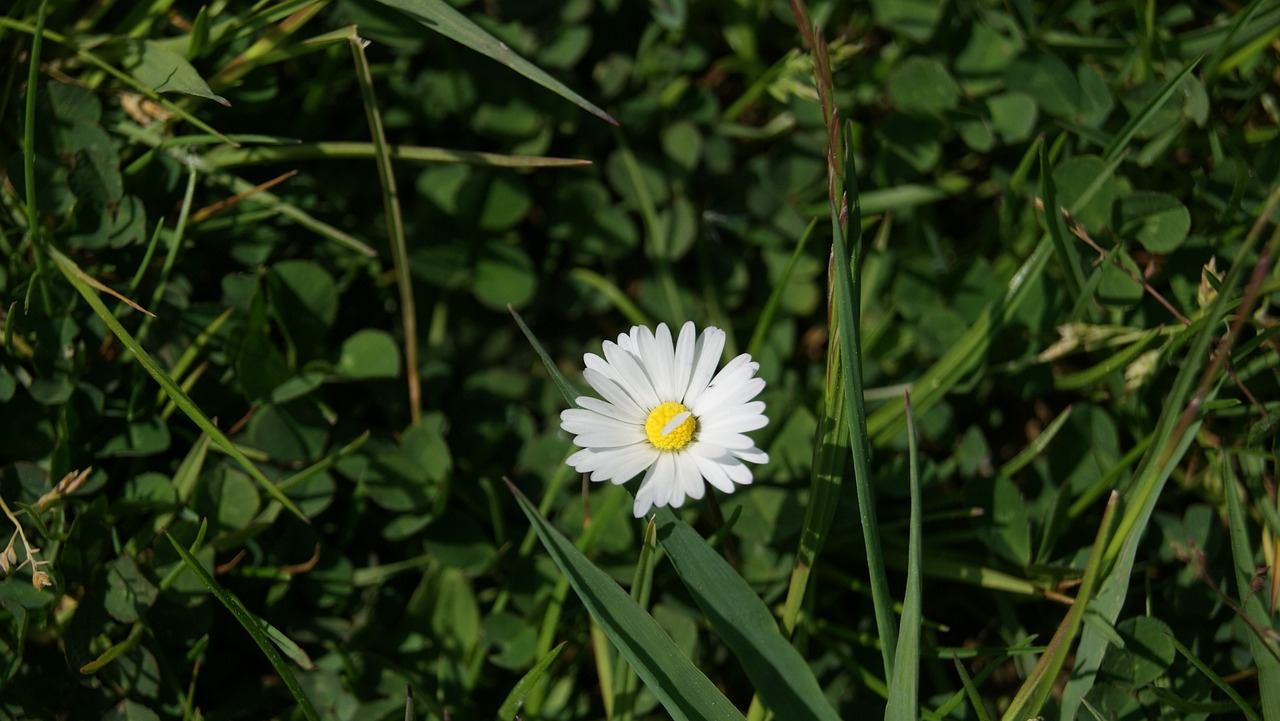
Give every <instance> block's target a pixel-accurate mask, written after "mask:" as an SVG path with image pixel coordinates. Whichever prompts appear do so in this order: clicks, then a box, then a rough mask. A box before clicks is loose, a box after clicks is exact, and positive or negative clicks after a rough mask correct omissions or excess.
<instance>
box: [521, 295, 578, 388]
mask: <svg viewBox="0 0 1280 721" xmlns="http://www.w3.org/2000/svg"><path fill="white" fill-rule="evenodd" d="M507 310H509V311H511V317H512V318H515V319H516V325H518V326H520V331H521V332H522V333H524V337H525V338H528V339H529V345H532V346H533V350H534V351H535V352H536V353H537V354H538V357H539V358H541V359H542V365H544V366H546V367H547V373H550V374H551V380H552V381H553V382H554V383H555V384H556V387H557V388H559V389H560V394H561V395H563V396H564V399H565V402H567V403H568V404H569V405H570V406H572V407H574V408H577V407H578V396H580V395H582V394H581V393H580V392H578V389H577V388H574V387H573V384H572V383H570V382H569V379H568V378H565V377H564V374H563V373H561V372H560V369H559V368H557V367H556V363H555V361H553V360H551V356H550V355H548V354H547V350H546V349H545V348H543V347H542V344H541V343H539V342H538V338H537V337H536V336H534V334H533V331H531V330H529V326H527V325H525V322H524V318H521V317H520V314H519V313H517V312H516V309H515V308H512V307H511V306H507Z"/></svg>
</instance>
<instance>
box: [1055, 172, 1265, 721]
mask: <svg viewBox="0 0 1280 721" xmlns="http://www.w3.org/2000/svg"><path fill="white" fill-rule="evenodd" d="M1278 202H1280V192H1276V193H1273V194H1272V195H1271V197H1270V199H1269V200H1268V202H1267V204H1266V205H1265V207H1264V208H1263V209H1262V211H1261V212H1260V213H1259V216H1258V218H1259V220H1258V222H1257V223H1255V224H1254V226H1253V228H1252V229H1251V230H1250V232H1249V235H1248V236H1247V237H1246V238H1245V242H1244V243H1243V244H1242V245H1241V247H1240V250H1239V252H1238V253H1237V255H1236V258H1235V260H1234V262H1233V263H1232V266H1231V269H1230V270H1229V271H1228V272H1227V275H1226V277H1225V278H1224V279H1223V282H1222V289H1221V290H1220V292H1219V293H1218V296H1217V297H1216V298H1215V299H1214V301H1213V303H1212V304H1211V305H1210V306H1209V307H1208V308H1207V309H1206V312H1205V314H1204V316H1203V318H1202V319H1201V325H1200V326H1199V330H1198V331H1196V332H1195V335H1194V337H1193V338H1192V339H1191V342H1190V347H1189V348H1188V349H1187V354H1186V360H1185V361H1184V362H1183V363H1182V364H1181V367H1180V369H1179V371H1178V374H1177V376H1176V377H1175V378H1174V381H1173V385H1172V386H1171V387H1170V390H1169V393H1168V394H1167V396H1166V397H1165V403H1164V412H1163V413H1162V414H1161V415H1160V418H1159V419H1158V420H1157V422H1156V429H1155V431H1154V432H1153V433H1152V441H1151V448H1150V450H1149V451H1148V452H1147V454H1146V455H1145V456H1144V457H1143V459H1142V461H1141V463H1140V464H1139V466H1138V468H1137V470H1136V471H1135V472H1134V476H1133V481H1132V483H1131V484H1130V486H1129V490H1128V491H1127V492H1126V494H1125V498H1124V499H1123V502H1124V505H1125V513H1124V515H1123V517H1121V519H1120V522H1119V526H1118V527H1117V529H1116V533H1115V535H1114V536H1113V537H1112V539H1111V542H1110V544H1109V545H1108V547H1107V550H1106V556H1105V557H1104V561H1103V562H1104V565H1105V566H1107V567H1108V568H1109V569H1110V570H1109V571H1108V573H1107V576H1106V579H1105V580H1104V581H1103V583H1102V589H1101V590H1100V591H1099V593H1098V598H1097V599H1096V600H1095V601H1094V603H1093V604H1092V608H1091V610H1092V611H1094V612H1096V613H1097V617H1098V619H1099V620H1100V621H1102V622H1104V623H1105V624H1106V625H1110V624H1114V623H1115V621H1116V619H1117V618H1118V617H1119V615H1120V610H1121V608H1122V607H1123V606H1124V601H1125V598H1126V597H1127V595H1128V591H1129V583H1130V574H1131V572H1132V570H1133V564H1134V560H1135V558H1136V556H1137V552H1138V542H1139V540H1140V539H1141V537H1142V533H1143V531H1145V530H1146V527H1147V523H1148V521H1149V520H1150V518H1151V514H1152V512H1153V511H1154V510H1155V504H1156V501H1157V500H1158V499H1159V497H1160V494H1161V492H1162V491H1163V489H1164V485H1165V482H1166V481H1167V480H1168V478H1169V476H1170V475H1171V474H1172V473H1173V469H1174V468H1176V467H1177V465H1178V464H1179V463H1180V462H1181V459H1182V457H1183V454H1185V453H1186V451H1187V448H1188V447H1189V446H1190V445H1191V442H1192V441H1193V439H1194V437H1195V434H1196V433H1197V431H1199V429H1200V425H1201V422H1202V420H1203V419H1202V417H1201V415H1200V413H1201V411H1202V410H1203V409H1204V406H1205V403H1207V402H1209V401H1212V400H1213V398H1214V396H1215V395H1216V391H1217V387H1218V386H1217V383H1218V382H1220V380H1221V374H1220V373H1219V372H1218V371H1220V370H1221V368H1222V365H1221V364H1222V363H1223V362H1225V359H1226V358H1227V357H1228V355H1229V353H1230V348H1231V342H1230V340H1231V339H1227V341H1225V342H1223V343H1222V344H1221V345H1222V347H1220V348H1218V349H1216V350H1215V353H1214V356H1213V360H1212V361H1210V362H1209V367H1208V368H1206V369H1205V371H1204V373H1203V375H1202V374H1201V368H1204V365H1205V359H1206V358H1209V357H1210V356H1209V348H1210V347H1211V345H1212V344H1213V343H1214V341H1215V339H1216V335H1215V331H1216V330H1217V329H1218V328H1219V327H1220V324H1221V322H1222V320H1223V319H1224V318H1225V317H1226V315H1227V313H1228V311H1229V310H1233V309H1232V304H1233V303H1234V302H1235V301H1236V300H1238V299H1239V296H1237V294H1236V290H1237V289H1238V288H1239V287H1240V285H1241V284H1242V282H1243V278H1244V273H1245V270H1244V269H1245V267H1246V266H1247V265H1248V263H1247V260H1248V259H1249V258H1250V257H1251V253H1252V252H1253V248H1254V246H1255V245H1256V243H1257V241H1258V239H1259V237H1260V236H1261V233H1262V228H1263V227H1264V221H1265V219H1268V218H1270V217H1271V212H1272V211H1273V210H1274V208H1275V206H1276V204H1277V203H1278ZM1274 241H1276V238H1273V245H1274V244H1275V243H1274ZM1255 273H1257V269H1255ZM1233 299H1234V300H1233ZM1233 312H1234V313H1235V314H1236V315H1237V317H1248V316H1249V313H1250V312H1251V309H1250V308H1244V307H1237V308H1235V309H1234V311H1233ZM1231 335H1233V336H1234V333H1232V334H1231ZM1197 378H1199V379H1200V382H1199V389H1198V390H1196V389H1195V385H1196V381H1197ZM1193 392H1194V394H1195V397H1194V399H1193ZM1108 643H1109V641H1108V639H1107V638H1106V636H1105V635H1104V634H1102V633H1100V632H1098V631H1095V630H1094V629H1093V627H1092V626H1087V627H1086V628H1085V630H1084V633H1083V634H1082V635H1081V638H1080V645H1079V647H1078V648H1077V649H1076V661H1075V668H1074V670H1073V671H1072V674H1071V678H1070V680H1068V682H1067V685H1066V687H1065V688H1064V689H1063V693H1062V712H1061V714H1060V715H1061V717H1062V718H1074V717H1075V714H1076V712H1077V711H1078V709H1079V706H1080V700H1081V699H1082V698H1084V696H1085V694H1086V693H1088V691H1089V689H1090V688H1092V687H1093V683H1094V680H1095V678H1096V676H1097V672H1098V669H1099V668H1100V667H1101V664H1102V658H1103V656H1104V655H1105V654H1106V649H1107V645H1108Z"/></svg>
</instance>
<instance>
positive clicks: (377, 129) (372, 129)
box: [299, 11, 422, 424]
mask: <svg viewBox="0 0 1280 721" xmlns="http://www.w3.org/2000/svg"><path fill="white" fill-rule="evenodd" d="M299 12H301V11H299ZM348 40H349V42H350V46H351V56H352V58H353V59H354V61H355V65H356V80H357V81H358V83H359V85H360V100H361V101H362V102H363V104H364V113H365V119H366V120H367V121H368V123H369V134H370V135H371V136H372V137H373V147H374V151H375V152H374V158H375V159H376V160H377V163H378V180H379V182H380V183H381V184H382V210H383V214H384V216H385V217H386V224H387V243H388V244H389V245H390V246H391V260H392V265H393V266H394V268H395V274H396V289H397V290H398V291H399V294H400V330H401V332H402V333H403V334H404V341H403V345H404V371H405V379H406V382H407V384H408V395H409V418H410V421H411V422H412V423H415V424H416V423H418V421H420V420H421V419H422V383H421V380H420V379H419V376H418V312H417V307H418V306H417V302H416V301H415V300H414V296H413V280H412V279H411V278H410V277H409V247H408V243H407V242H406V240H405V231H404V216H403V215H402V214H401V212H400V193H399V191H398V190H397V189H396V176H395V173H394V172H393V170H392V168H391V155H390V152H389V151H388V149H387V138H386V133H385V131H384V130H383V127H382V113H381V112H379V110H378V101H377V98H376V97H374V94H373V74H372V72H371V71H370V69H369V59H368V58H367V57H365V54H364V46H365V41H364V40H362V39H360V38H359V37H358V36H357V35H356V34H355V28H354V27H353V28H352V32H351V36H350V37H349V38H348Z"/></svg>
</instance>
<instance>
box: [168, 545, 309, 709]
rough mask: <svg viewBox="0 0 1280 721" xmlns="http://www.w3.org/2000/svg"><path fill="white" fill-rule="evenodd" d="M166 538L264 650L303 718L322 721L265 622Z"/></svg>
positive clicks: (181, 546)
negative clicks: (271, 637)
mask: <svg viewBox="0 0 1280 721" xmlns="http://www.w3.org/2000/svg"><path fill="white" fill-rule="evenodd" d="M202 525H203V524H202ZM165 535H166V536H167V537H168V538H169V543H171V544H173V550H175V551H177V552H178V555H179V556H181V557H182V562H183V563H185V564H186V565H187V568H189V569H191V572H192V573H193V574H195V576H196V578H198V579H200V582H201V583H203V584H204V585H205V588H208V589H209V592H210V593H212V594H213V596H214V598H217V599H218V601H219V602H220V603H221V604H222V605H223V606H225V607H226V609H227V610H228V611H230V612H231V615H232V616H235V619H236V620H237V621H239V622H240V625H241V626H244V630H246V631H248V632H249V636H250V637H252V638H253V642H254V643H256V644H258V648H260V649H262V653H263V655H265V656H266V657H267V660H268V661H270V662H271V666H272V668H274V669H275V670H276V673H277V674H279V675H280V680H281V681H283V682H284V685H285V686H286V687H287V688H288V689H289V693H291V694H293V698H294V699H295V700H296V701H297V702H298V708H299V709H300V710H301V711H302V715H303V716H305V717H306V718H307V719H308V720H309V721H320V717H319V716H318V715H317V714H316V710H315V708H313V707H312V706H311V700H310V699H308V698H307V695H306V693H304V692H303V690H302V687H301V686H299V685H298V679H297V678H295V677H294V675H293V671H292V670H290V668H289V665H288V664H286V663H285V660H284V658H283V657H282V656H281V655H280V652H279V651H278V650H276V647H275V645H274V644H273V643H272V641H271V639H270V638H269V637H268V636H267V634H266V633H265V632H264V631H263V627H262V625H261V624H262V621H261V620H260V619H258V617H257V616H254V615H253V614H252V613H250V612H249V610H248V609H247V608H245V607H244V604H243V603H241V602H240V599H238V598H236V597H235V595H233V594H231V593H229V592H228V591H227V590H226V589H224V588H223V587H222V586H220V585H218V582H217V581H215V580H214V578H213V576H211V575H209V572H208V571H206V570H205V569H204V566H201V565H200V562H199V561H197V560H196V557H195V556H193V555H192V554H191V551H188V550H187V549H186V548H185V547H184V546H183V545H182V544H181V543H178V541H177V540H175V539H174V537H173V536H171V535H169V534H168V533H166V534H165Z"/></svg>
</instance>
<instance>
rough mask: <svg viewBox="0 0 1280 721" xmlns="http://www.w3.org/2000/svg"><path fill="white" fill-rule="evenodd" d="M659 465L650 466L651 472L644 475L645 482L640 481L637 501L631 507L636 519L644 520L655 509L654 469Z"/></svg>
mask: <svg viewBox="0 0 1280 721" xmlns="http://www.w3.org/2000/svg"><path fill="white" fill-rule="evenodd" d="M657 467H658V466H657V464H654V465H652V466H649V470H648V471H646V472H645V474H644V480H642V481H640V487H639V488H637V489H636V500H635V503H633V504H632V505H631V513H632V514H634V515H635V517H636V518H644V516H645V514H646V513H648V512H649V509H650V508H652V507H653V484H654V480H653V478H654V469H655V468H657Z"/></svg>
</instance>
